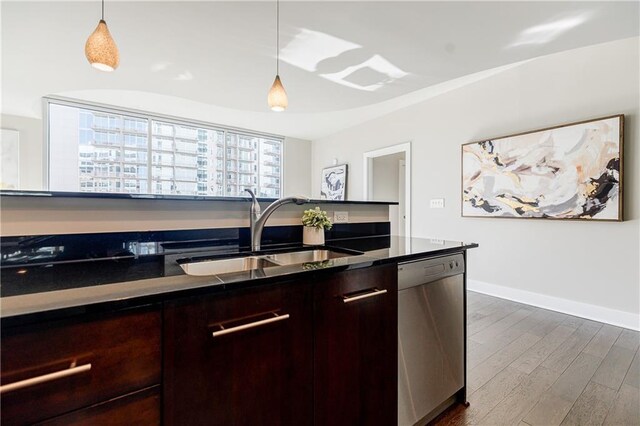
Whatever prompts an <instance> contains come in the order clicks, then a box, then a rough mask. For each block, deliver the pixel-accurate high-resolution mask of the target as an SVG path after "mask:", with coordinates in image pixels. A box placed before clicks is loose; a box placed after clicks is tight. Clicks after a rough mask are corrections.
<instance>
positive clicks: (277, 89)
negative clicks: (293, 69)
mask: <svg viewBox="0 0 640 426" xmlns="http://www.w3.org/2000/svg"><path fill="white" fill-rule="evenodd" d="M267 99H268V101H269V108H271V110H272V111H276V112H280V111H284V110H285V109H287V106H288V105H289V100H288V99H287V92H286V91H285V90H284V86H283V85H282V81H280V0H276V79H275V80H274V81H273V85H272V86H271V89H269V96H268V98H267Z"/></svg>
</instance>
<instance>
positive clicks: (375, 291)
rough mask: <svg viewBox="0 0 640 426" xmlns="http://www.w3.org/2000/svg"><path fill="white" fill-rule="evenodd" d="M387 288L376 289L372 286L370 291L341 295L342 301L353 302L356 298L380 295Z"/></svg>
mask: <svg viewBox="0 0 640 426" xmlns="http://www.w3.org/2000/svg"><path fill="white" fill-rule="evenodd" d="M386 292H387V290H378V289H377V288H374V289H373V291H372V292H371V293H365V294H360V295H358V296H342V301H343V302H344V303H351V302H355V301H356V300H361V299H366V298H368V297H374V296H380V295H381V294H385V293H386Z"/></svg>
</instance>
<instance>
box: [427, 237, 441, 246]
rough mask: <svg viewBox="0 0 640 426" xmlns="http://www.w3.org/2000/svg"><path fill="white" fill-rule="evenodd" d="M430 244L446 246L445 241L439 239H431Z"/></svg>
mask: <svg viewBox="0 0 640 426" xmlns="http://www.w3.org/2000/svg"><path fill="white" fill-rule="evenodd" d="M429 242H431V244H439V245H441V246H443V245H444V240H441V239H439V238H430V239H429Z"/></svg>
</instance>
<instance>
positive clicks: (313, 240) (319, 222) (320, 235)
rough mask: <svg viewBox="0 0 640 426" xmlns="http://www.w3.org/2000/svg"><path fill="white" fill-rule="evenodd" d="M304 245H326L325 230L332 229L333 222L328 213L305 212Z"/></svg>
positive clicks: (312, 210)
mask: <svg viewBox="0 0 640 426" xmlns="http://www.w3.org/2000/svg"><path fill="white" fill-rule="evenodd" d="M302 224H303V225H304V226H303V227H302V243H303V244H305V245H310V246H321V245H323V244H324V230H325V229H331V226H332V225H331V221H330V220H329V217H328V216H327V212H325V211H323V210H320V207H316V208H315V209H309V210H305V211H304V214H303V215H302Z"/></svg>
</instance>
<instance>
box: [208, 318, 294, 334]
mask: <svg viewBox="0 0 640 426" xmlns="http://www.w3.org/2000/svg"><path fill="white" fill-rule="evenodd" d="M288 318H289V314H284V315H278V314H276V313H275V312H273V318H267V319H263V320H260V321H255V322H250V323H248V324H242V325H238V326H236V327H231V328H224V327H222V325H220V327H222V330H218V331H214V332H213V333H212V334H213V337H219V336H224V335H225V334H230V333H235V332H236V331H242V330H246V329H248V328H254V327H260V326H261V325H265V324H270V323H272V322H276V321H283V320H286V319H288Z"/></svg>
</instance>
